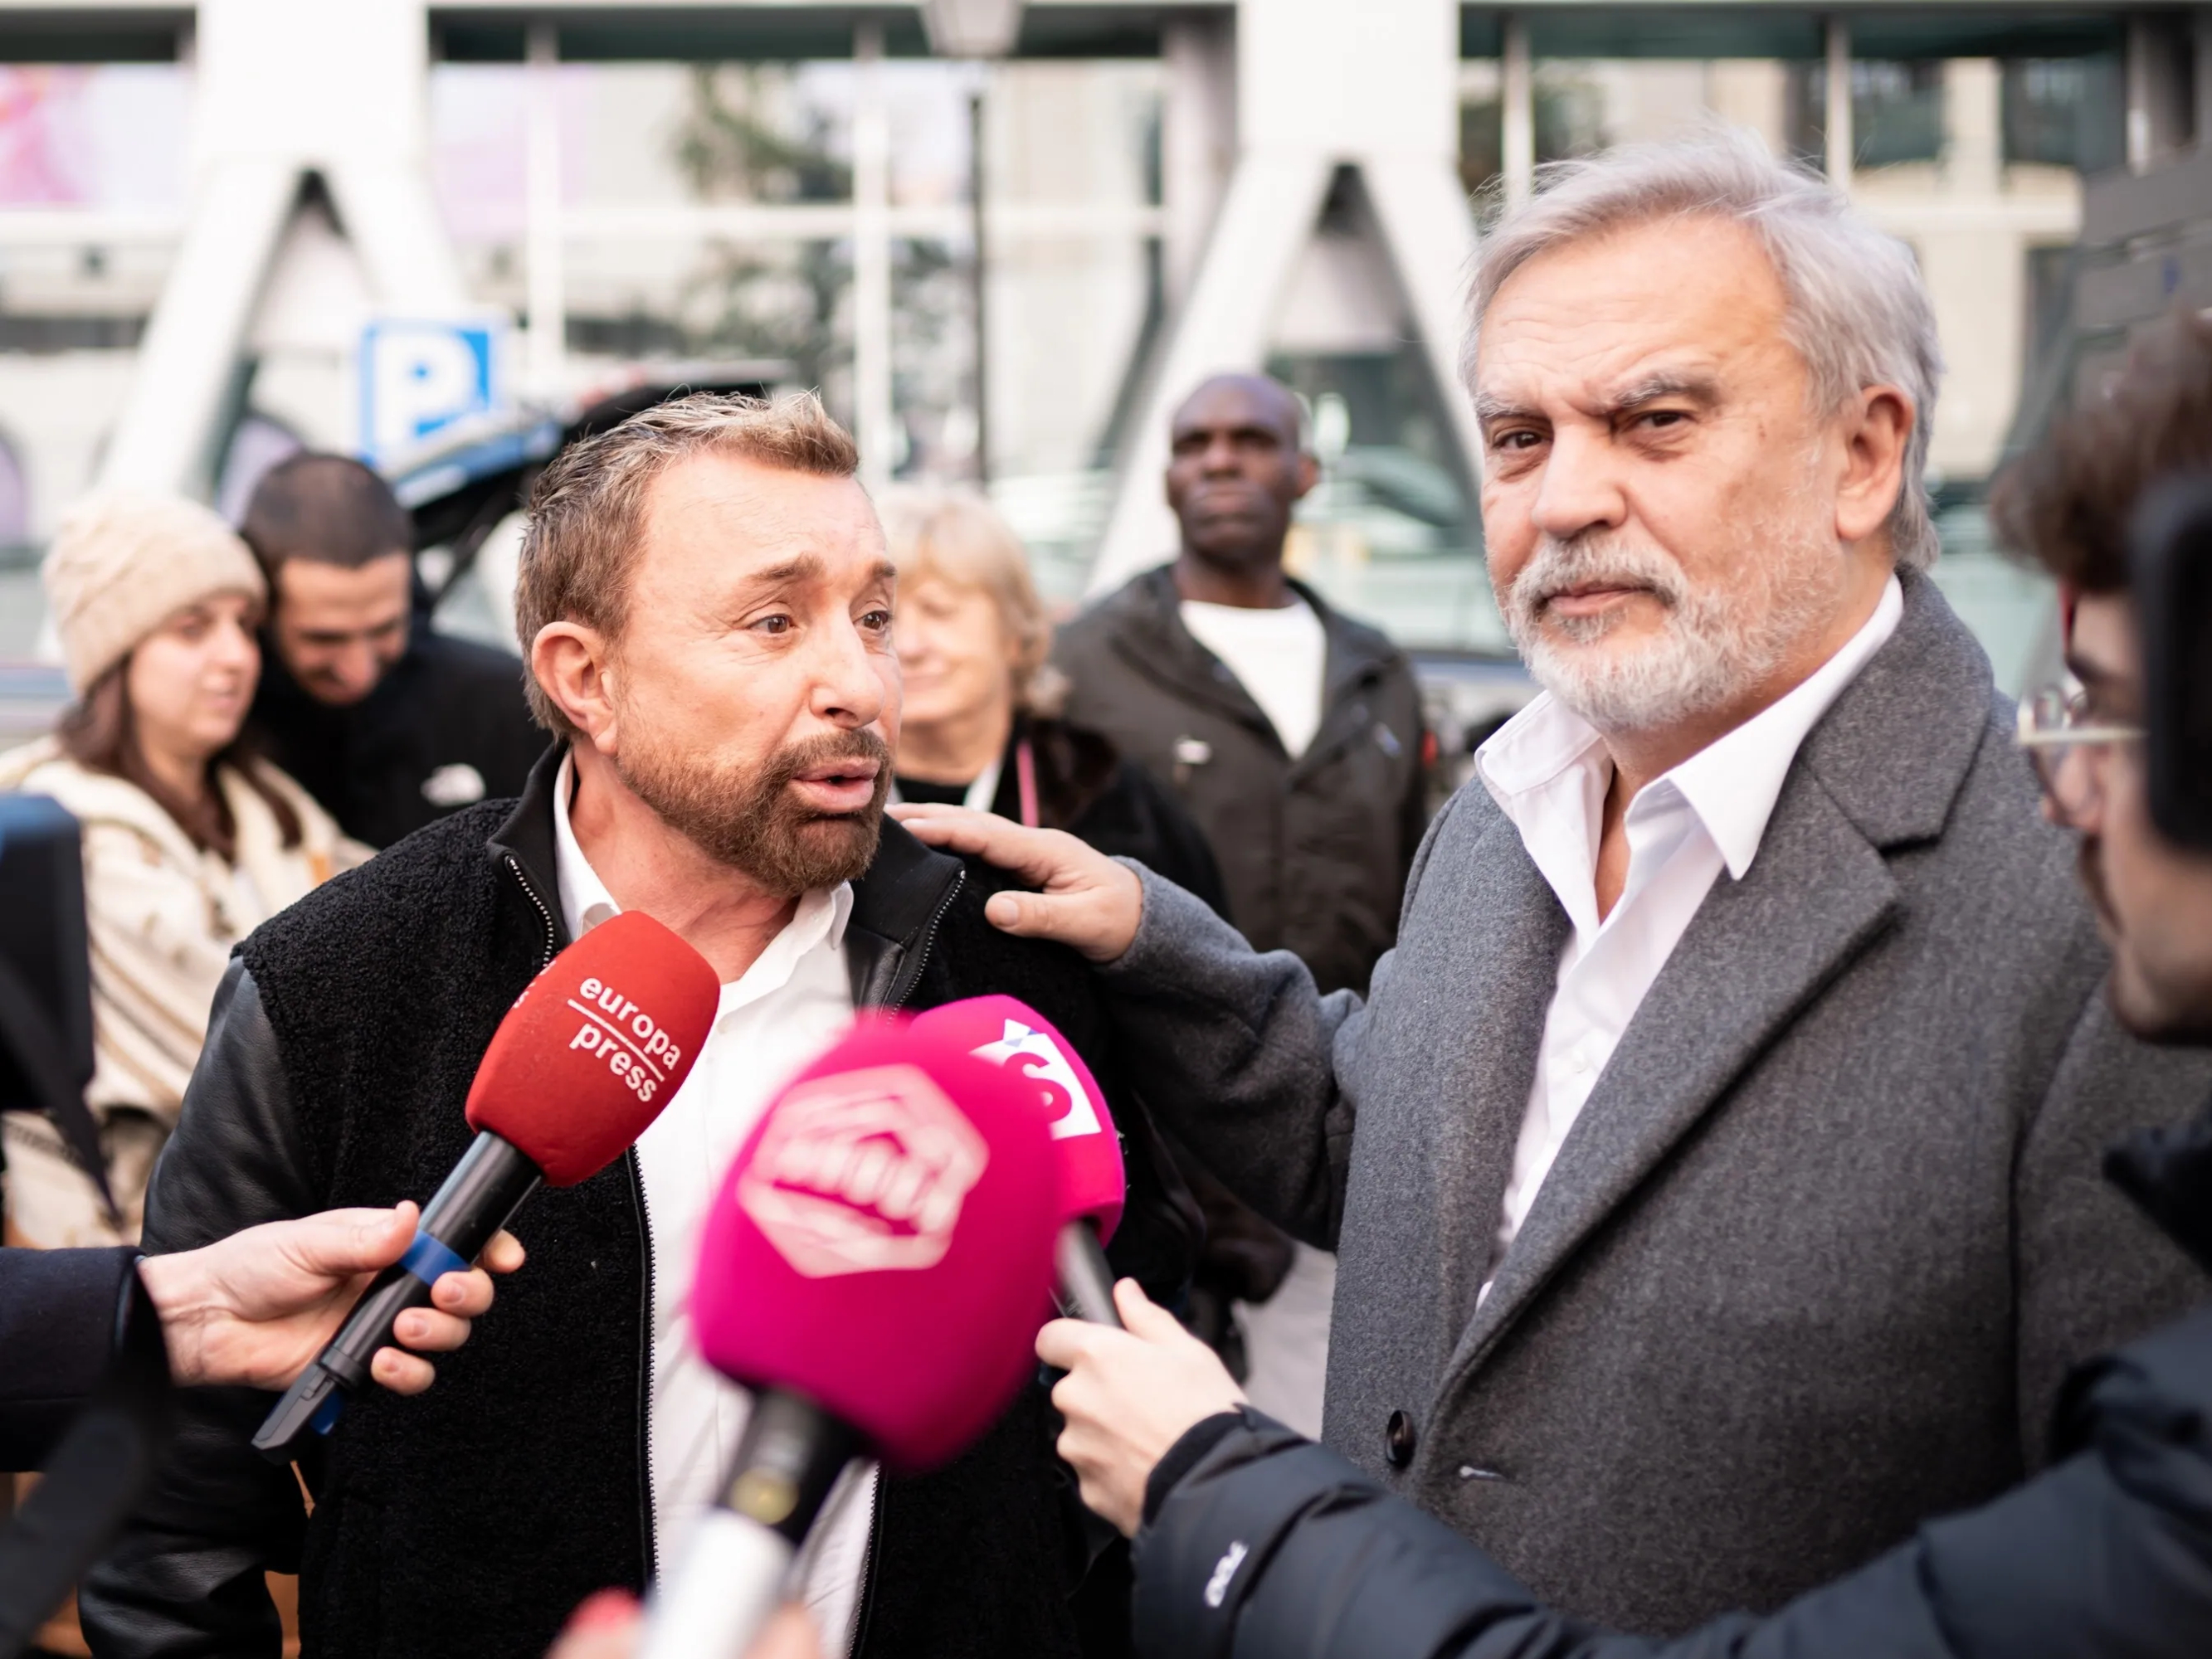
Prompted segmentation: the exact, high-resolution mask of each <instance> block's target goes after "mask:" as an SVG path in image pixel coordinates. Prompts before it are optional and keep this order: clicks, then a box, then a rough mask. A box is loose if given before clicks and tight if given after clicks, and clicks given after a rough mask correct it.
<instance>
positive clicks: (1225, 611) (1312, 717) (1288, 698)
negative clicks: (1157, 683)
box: [1182, 599, 1328, 760]
mask: <svg viewBox="0 0 2212 1659" xmlns="http://www.w3.org/2000/svg"><path fill="white" fill-rule="evenodd" d="M1182 625H1183V626H1184V627H1185V628H1187V629H1189V630H1190V633H1191V637H1192V638H1193V639H1194V640H1196V641H1198V642H1199V643H1200V645H1202V646H1204V647H1206V649H1207V650H1209V651H1211V652H1212V653H1213V654H1214V655H1215V656H1217V657H1218V658H1220V659H1221V660H1222V661H1224V662H1225V663H1227V664H1228V665H1229V671H1230V672H1231V673H1232V674H1234V675H1236V676H1237V679H1238V681H1239V682H1241V683H1242V684H1243V687H1244V689H1245V690H1247V691H1249V692H1250V693H1251V694H1252V701H1253V702H1256V703H1258V704H1259V705H1260V712H1261V714H1265V715H1266V716H1267V720H1268V723H1269V724H1270V725H1272V726H1273V727H1274V728H1275V735H1276V736H1277V737H1278V738H1281V739H1282V744H1283V752H1284V753H1285V754H1286V755H1288V756H1289V757H1291V759H1292V760H1296V759H1297V757H1299V756H1301V755H1303V754H1304V753H1305V752H1306V745H1307V744H1310V743H1311V742H1312V741H1313V739H1314V733H1315V732H1318V731H1319V730H1320V729H1321V694H1322V679H1323V678H1324V677H1325V676H1326V674H1327V673H1328V635H1327V634H1326V633H1325V632H1323V631H1322V625H1321V618H1320V617H1316V615H1314V608H1313V607H1312V606H1311V605H1308V604H1307V603H1306V602H1305V601H1304V599H1300V600H1298V601H1297V603H1296V604H1294V605H1280V606H1277V607H1274V608H1271V609H1266V610H1261V609H1256V608H1255V607H1254V606H1251V605H1209V604H1207V603H1206V602H1205V601H1204V600H1202V599H1185V600H1184V601H1183V602H1182Z"/></svg>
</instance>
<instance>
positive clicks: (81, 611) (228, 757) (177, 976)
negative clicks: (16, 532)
mask: <svg viewBox="0 0 2212 1659" xmlns="http://www.w3.org/2000/svg"><path fill="white" fill-rule="evenodd" d="M42 574H43V576H44V579H45V583H46V598H47V602H48V604H49V605H51V607H52V611H53V616H54V622H55V625H56V627H57V629H58V630H59V632H60V635H61V640H62V649H63V653H64V656H65V658H66V659H67V663H68V669H69V677H70V688H71V690H74V691H75V692H76V702H75V703H74V704H72V705H71V706H70V708H69V710H68V712H67V713H65V714H64V715H63V716H62V719H61V722H60V724H59V726H58V727H57V729H56V731H55V733H54V735H53V736H52V737H51V738H44V739H42V740H40V742H37V743H34V744H30V745H28V746H27V747H26V748H22V749H18V750H15V751H14V752H12V753H10V754H7V755H0V788H6V789H15V790H21V791H22V792H24V793H30V794H40V795H51V796H52V797H53V798H54V799H56V800H58V801H59V802H60V803H61V805H63V806H64V807H66V808H67V809H68V810H69V811H70V812H72V813H74V814H75V815H76V817H77V819H78V821H79V823H81V824H82V828H83V836H84V877H85V882H84V884H85V908H86V912H87V921H88V931H89V933H90V935H91V940H92V984H93V1047H94V1073H93V1079H92V1084H91V1086H90V1088H89V1089H88V1091H87V1092H86V1103H87V1104H88V1105H89V1106H90V1107H91V1108H92V1109H93V1113H94V1116H95V1117H97V1118H98V1119H99V1120H100V1124H101V1127H102V1134H103V1138H104V1140H105V1144H106V1151H107V1156H108V1163H109V1168H108V1180H109V1182H110V1185H111V1186H112V1188H113V1191H114V1194H115V1198H116V1201H117V1203H118V1206H120V1207H121V1208H122V1210H123V1212H124V1223H125V1225H124V1226H123V1228H122V1229H121V1230H120V1231H118V1230H116V1229H115V1228H114V1227H113V1226H112V1225H111V1224H110V1223H109V1222H108V1220H107V1219H106V1217H105V1216H104V1215H103V1214H102V1212H101V1211H100V1204H99V1200H98V1199H97V1197H96V1195H95V1194H94V1188H93V1185H92V1182H90V1181H89V1180H88V1179H87V1178H86V1176H85V1175H84V1174H83V1172H82V1170H79V1169H78V1168H77V1167H76V1165H75V1164H73V1163H71V1162H70V1158H69V1157H68V1155H67V1154H66V1153H65V1152H64V1151H63V1147H62V1142H61V1140H60V1138H59V1137H58V1135H57V1134H56V1133H54V1131H53V1129H52V1126H51V1125H50V1124H48V1123H47V1121H46V1119H45V1118H43V1117H41V1116H39V1115H36V1114H33V1113H26V1112H9V1113H7V1114H5V1115H0V1147H4V1151H5V1153H6V1159H7V1169H6V1171H5V1174H4V1176H0V1193H3V1194H4V1204H5V1216H6V1238H7V1242H8V1243H10V1244H33V1245H40V1246H44V1247H47V1248H54V1247H59V1246H65V1245H78V1244H108V1243H132V1242H135V1241H136V1239H137V1234H138V1222H139V1215H140V1211H141V1207H142V1206H143V1202H144V1199H145V1192H146V1182H147V1178H148V1176H149V1175H151V1173H152V1171H153V1167H154V1159H155V1156H156V1154H158V1153H159V1152H160V1151H161V1146H162V1143H163V1142H164V1141H166V1140H167V1139H168V1135H169V1131H170V1128H171V1127H173V1125H174V1123H175V1121H176V1115H177V1108H178V1104H179V1102H180V1100H181V1099H182V1098H183V1095H184V1089H185V1079H188V1078H189V1077H190V1076H191V1071H192V1066H193V1065H194V1063H195V1062H196V1061H197V1060H198V1058H199V1052H200V1045H201V1042H202V1041H203V1040H204V1037H205V1035H206V1030H207V1022H208V1011H209V1005H210V1002H211V1001H212V1000H213V999H214V996H215V991H216V982H217V981H219V980H221V978H222V971H223V968H224V965H225V963H227V962H228V960H229V957H230V948H231V946H232V945H234V944H236V943H237V942H238V940H240V939H243V938H244V937H245V936H246V933H249V932H251V931H252V929H253V928H254V927H258V925H259V924H260V923H261V922H263V921H266V920H267V919H268V918H269V917H270V915H274V914H275V913H276V911H278V910H280V909H282V908H283V907H284V906H286V905H288V904H289V903H291V902H293V901H294V900H295V899H297V898H299V897H300V896H301V895H302V894H304V893H306V892H307V890H309V889H311V888H313V887H314V886H315V885H317V884H319V883H320V882H322V881H325V880H326V879H328V878H329V877H330V876H331V875H332V874H333V873H334V872H337V871H338V870H340V869H343V868H347V867H349V866H352V865H354V864H357V863H359V862H361V860H363V859H365V858H367V857H368V849H367V848H362V847H360V846H357V845H356V844H355V843H353V842H348V841H346V840H345V839H344V838H343V836H341V835H340V834H339V832H338V829H337V825H336V824H335V823H332V822H331V818H330V817H329V816H328V815H327V814H326V813H325V812H324V811H323V810H322V809H321V808H320V807H319V806H317V805H315V803H314V802H313V800H311V799H309V798H308V797H307V793H306V792H305V791H303V790H302V789H301V787H299V785H297V784H295V783H294V782H293V781H292V780H291V779H289V778H288V777H286V776H285V775H283V773H282V772H279V771H278V770H276V768H274V767H272V766H270V765H269V764H268V763H265V762H263V761H259V760H257V759H255V758H254V757H252V755H251V754H249V753H247V752H246V750H245V749H244V748H243V747H242V746H241V744H240V741H239V729H240V726H242V725H243V724H244V723H245V720H246V710H247V709H248V708H250V707H252V702H253V688H254V684H255V682H256V681H257V680H258V678H260V673H261V653H260V650H259V647H258V644H257V643H256V637H255V631H254V630H255V629H256V628H257V626H258V623H259V622H260V618H261V611H262V607H263V605H264V600H265V598H266V589H265V586H264V582H263V580H262V576H261V570H260V568H259V566H258V565H257V564H256V563H255V562H254V560H253V556H252V554H251V553H250V552H249V551H247V550H246V544H245V543H243V542H241V541H240V539H239V538H237V537H236V536H235V535H234V534H232V533H231V531H230V529H229V527H228V526H227V525H225V524H224V523H223V522H222V520H221V519H219V518H217V517H216V515H215V514H214V513H211V512H210V511H209V510H208V509H207V508H205V507H200V506H198V505H197V504H195V503H193V502H191V501H181V500H173V499H167V498H156V497H145V496H139V497H112V498H108V499H104V500H98V501H90V502H87V503H85V504H83V505H82V506H81V507H77V508H76V510H74V511H73V512H71V513H70V514H69V515H68V517H67V518H66V519H65V520H64V521H63V524H62V526H61V529H60V532H59V533H58V535H57V536H56V537H55V538H54V543H53V546H52V550H50V551H49V552H48V554H47V556H46V564H45V567H44V569H43V573H42Z"/></svg>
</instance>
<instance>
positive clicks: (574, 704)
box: [530, 620, 619, 755]
mask: <svg viewBox="0 0 2212 1659" xmlns="http://www.w3.org/2000/svg"><path fill="white" fill-rule="evenodd" d="M613 654H614V653H613V652H612V651H611V648H610V647H609V644H608V641H607V637H606V635H604V634H602V633H600V632H599V629H596V628H592V627H590V626H588V625H587V624H586V623H578V622H568V621H565V620H564V621H562V622H553V623H546V624H545V626H544V627H543V628H541V629H538V637H537V638H536V639H534V640H532V641H531V642H530V673H531V678H533V679H535V680H536V681H537V682H538V690H541V691H543V692H544V694H545V695H546V696H547V697H548V698H549V699H550V701H551V702H552V704H553V706H554V707H555V708H557V709H559V710H560V711H561V712H562V714H566V715H567V716H568V720H569V722H570V723H571V724H572V725H574V726H575V728H576V729H577V730H578V731H579V732H582V733H583V734H584V735H585V736H586V738H589V739H590V740H591V744H592V747H593V748H594V749H596V750H599V752H600V753H601V754H603V755H611V754H613V753H614V752H615V750H616V745H617V743H618V741H619V733H618V732H617V720H616V717H615V701H614V687H613V684H612V676H613V673H614V667H613V660H612V659H613Z"/></svg>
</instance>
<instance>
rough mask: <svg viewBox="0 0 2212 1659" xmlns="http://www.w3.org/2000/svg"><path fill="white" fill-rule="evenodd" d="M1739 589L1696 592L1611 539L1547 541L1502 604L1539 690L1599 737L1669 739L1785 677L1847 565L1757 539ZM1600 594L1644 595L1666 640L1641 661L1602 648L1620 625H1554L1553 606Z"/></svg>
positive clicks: (1558, 621) (1651, 555) (1813, 550)
mask: <svg viewBox="0 0 2212 1659" xmlns="http://www.w3.org/2000/svg"><path fill="white" fill-rule="evenodd" d="M1748 539H1749V540H1750V542H1751V545H1752V546H1753V549H1754V551H1753V556H1751V557H1749V558H1747V559H1745V560H1742V561H1741V562H1739V565H1738V568H1739V569H1741V570H1742V571H1743V572H1744V573H1745V574H1744V576H1743V578H1742V580H1740V581H1737V582H1735V583H1733V584H1730V585H1725V586H1723V585H1715V586H1706V587H1699V586H1692V585H1691V584H1690V582H1689V581H1688V580H1686V578H1685V577H1684V575H1683V574H1682V569H1681V567H1680V565H1678V564H1676V563H1675V562H1674V560H1673V559H1671V558H1669V557H1668V556H1666V555H1665V554H1663V553H1662V552H1660V551H1659V550H1657V549H1656V548H1653V547H1649V546H1644V545H1639V544H1636V543H1634V542H1631V541H1628V540H1626V539H1625V538H1622V537H1620V535H1618V534H1617V533H1615V532H1612V531H1604V530H1599V531H1590V532H1585V533H1584V534H1583V535H1580V536H1577V537H1575V538H1573V539H1571V540H1569V541H1559V540H1557V539H1555V538H1552V537H1550V536H1546V537H1544V538H1542V540H1541V542H1540V543H1539V544H1538V545H1537V550H1536V556H1535V557H1534V558H1533V559H1531V560H1530V561H1529V562H1528V564H1527V565H1526V566H1525V567H1524V568H1522V571H1521V573H1520V574H1519V575H1518V576H1517V577H1516V579H1515V580H1514V583H1513V586H1512V587H1511V588H1510V590H1508V591H1507V592H1506V593H1505V594H1504V596H1503V603H1502V605H1501V607H1500V608H1501V609H1502V610H1503V611H1504V613H1505V626H1506V629H1507V630H1508V631H1509V632H1510V634H1511V635H1512V636H1513V644H1514V646H1515V647H1516V649H1517V650H1518V651H1519V652H1520V653H1521V659H1522V661H1523V662H1524V663H1526V664H1527V665H1528V672H1529V674H1530V675H1531V676H1532V677H1533V678H1534V680H1535V682H1536V684H1539V685H1541V686H1542V687H1543V688H1544V689H1545V690H1547V691H1549V692H1550V693H1551V694H1552V695H1553V696H1555V697H1557V698H1558V699H1559V701H1560V702H1563V703H1565V704H1566V706H1567V707H1568V708H1571V709H1572V710H1574V712H1575V713H1576V714H1579V715H1581V716H1582V717H1583V719H1584V720H1588V721H1589V723H1590V725H1591V726H1595V728H1596V729H1597V730H1598V731H1600V732H1607V733H1612V732H1650V731H1659V730H1663V729H1665V728H1666V727H1668V726H1678V725H1680V724H1681V723H1682V722H1683V721H1685V720H1695V719H1698V718H1699V717H1700V716H1702V715H1705V714H1711V713H1712V712H1714V711H1715V710H1716V709H1719V708H1725V707H1727V706H1728V705H1729V703H1731V702H1735V701H1736V700H1737V699H1738V698H1741V697H1742V696H1745V695H1747V693H1748V692H1750V691H1751V690H1753V688H1754V687H1755V686H1757V685H1758V684H1759V683H1760V682H1761V681H1763V680H1765V679H1766V678H1768V677H1769V676H1771V674H1772V673H1773V672H1774V671H1775V670H1776V669H1778V667H1780V666H1781V665H1782V663H1783V661H1784V659H1785V658H1786V657H1788V655H1789V654H1790V652H1791V651H1792V650H1793V649H1794V648H1795V647H1796V646H1797V645H1798V644H1799V643H1800V642H1801V641H1802V640H1803V638H1804V637H1805V635H1806V634H1807V633H1808V631H1809V630H1810V629H1812V627H1813V626H1814V624H1815V623H1818V622H1819V621H1820V618H1821V617H1822V616H1823V615H1825V614H1826V611H1828V610H1829V609H1830V608H1831V607H1832V605H1833V604H1834V601H1835V597H1836V592H1837V588H1838V584H1839V583H1840V581H1841V580H1842V578H1843V574H1844V565H1843V558H1842V555H1841V554H1840V553H1839V552H1838V551H1837V550H1835V549H1834V548H1833V547H1832V546H1830V545H1826V544H1821V543H1820V542H1819V541H1818V540H1817V539H1816V538H1814V537H1812V536H1810V535H1808V534H1807V533H1805V532H1803V531H1802V530H1797V529H1796V528H1795V527H1790V528H1787V529H1785V528H1784V527H1782V526H1769V527H1767V528H1766V529H1765V532H1763V533H1758V534H1755V535H1754V536H1753V537H1752V538H1748ZM1592 583H1598V584H1603V585H1605V586H1618V587H1627V588H1641V589H1643V590H1644V592H1647V593H1649V594H1650V597H1651V598H1652V599H1653V600H1655V601H1656V603H1657V604H1658V605H1660V606H1661V608H1662V610H1663V611H1665V613H1666V616H1665V620H1664V623H1663V624H1662V633H1661V635H1660V636H1659V637H1658V638H1656V639H1654V640H1652V641H1649V642H1648V643H1646V644H1644V646H1642V647H1640V648H1638V649H1637V650H1635V651H1633V652H1609V653H1605V652H1597V651H1589V650H1585V649H1582V648H1581V647H1588V646H1594V645H1595V644H1597V643H1598V641H1601V640H1603V639H1604V638H1605V636H1606V635H1608V634H1610V633H1612V632H1613V629H1615V628H1616V627H1617V626H1618V625H1619V624H1620V617H1619V615H1618V613H1617V612H1616V613H1608V614H1606V615H1602V616H1597V617H1562V616H1556V615H1553V614H1550V613H1549V612H1548V611H1547V601H1549V600H1550V599H1553V598H1554V597H1555V596H1557V595H1558V594H1559V593H1561V592H1565V591H1566V590H1568V589H1570V588H1573V587H1577V586H1583V585H1586V584H1592Z"/></svg>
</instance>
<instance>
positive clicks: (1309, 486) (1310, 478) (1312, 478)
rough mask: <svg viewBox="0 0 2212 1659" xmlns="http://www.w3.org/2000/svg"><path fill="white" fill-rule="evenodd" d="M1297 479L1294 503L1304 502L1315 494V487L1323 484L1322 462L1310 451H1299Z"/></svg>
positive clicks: (1292, 498)
mask: <svg viewBox="0 0 2212 1659" xmlns="http://www.w3.org/2000/svg"><path fill="white" fill-rule="evenodd" d="M1320 482H1321V461H1320V459H1318V458H1317V457H1316V455H1315V454H1314V453H1313V451H1311V450H1310V449H1301V450H1300V451H1298V465H1297V483H1298V488H1297V494H1295V495H1292V496H1291V500H1292V501H1304V500H1305V498H1306V497H1307V496H1308V495H1311V494H1312V493H1313V487H1314V486H1315V485H1316V484H1317V483H1320Z"/></svg>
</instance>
